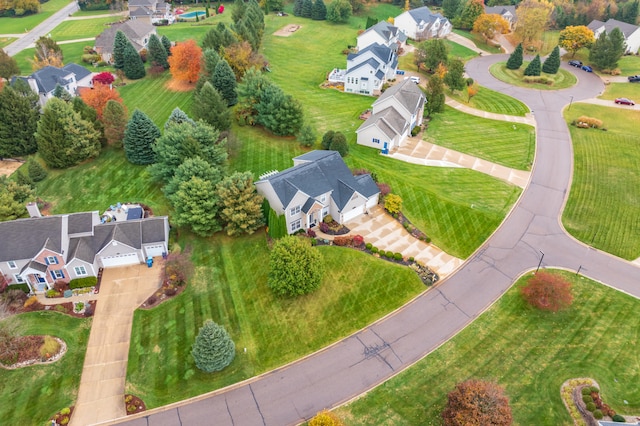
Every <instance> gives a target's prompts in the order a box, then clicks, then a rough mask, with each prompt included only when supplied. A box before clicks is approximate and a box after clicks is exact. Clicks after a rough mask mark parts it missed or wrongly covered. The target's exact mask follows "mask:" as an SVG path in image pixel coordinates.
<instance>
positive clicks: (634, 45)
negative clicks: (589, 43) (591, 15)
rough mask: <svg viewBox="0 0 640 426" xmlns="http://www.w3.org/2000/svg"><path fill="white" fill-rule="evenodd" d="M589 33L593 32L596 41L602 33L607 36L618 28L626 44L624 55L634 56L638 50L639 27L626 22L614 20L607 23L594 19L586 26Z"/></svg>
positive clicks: (639, 45) (639, 46) (639, 40)
mask: <svg viewBox="0 0 640 426" xmlns="http://www.w3.org/2000/svg"><path fill="white" fill-rule="evenodd" d="M587 28H589V29H590V30H591V31H593V35H594V37H595V38H596V39H597V38H598V37H600V34H602V32H605V33H607V34H609V33H610V32H611V31H613V29H614V28H618V29H619V30H620V31H621V32H622V35H623V36H624V41H625V43H626V45H627V46H626V50H625V53H629V54H632V55H635V54H636V53H638V51H639V50H640V27H638V26H637V25H633V24H628V23H626V22H622V21H618V20H616V19H609V20H608V21H607V22H602V21H598V20H597V19H594V20H593V21H591V23H590V24H589V25H587Z"/></svg>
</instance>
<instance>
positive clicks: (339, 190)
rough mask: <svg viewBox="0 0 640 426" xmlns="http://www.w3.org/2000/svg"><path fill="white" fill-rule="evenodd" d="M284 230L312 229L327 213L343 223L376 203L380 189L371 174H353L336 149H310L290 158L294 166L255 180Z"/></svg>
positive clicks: (290, 231) (260, 192)
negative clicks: (280, 218) (283, 223)
mask: <svg viewBox="0 0 640 426" xmlns="http://www.w3.org/2000/svg"><path fill="white" fill-rule="evenodd" d="M255 186H256V190H257V191H258V193H259V194H260V195H262V196H263V197H265V199H266V200H267V201H268V202H269V205H270V206H271V208H272V209H273V210H274V211H275V212H276V213H277V214H278V215H285V218H286V223H287V230H288V232H289V234H293V233H294V232H296V231H297V230H299V229H308V228H313V227H314V226H316V225H317V224H318V223H320V222H321V221H322V219H324V217H325V216H326V215H328V214H330V215H331V217H333V219H334V220H335V221H337V222H338V223H346V222H349V221H350V220H353V219H356V218H357V217H359V216H360V215H363V214H365V213H367V212H368V210H369V209H371V208H372V207H374V206H375V205H377V204H378V197H379V195H380V190H379V189H378V186H377V185H376V184H375V182H374V181H373V179H372V178H371V175H368V174H364V175H358V176H353V174H351V171H350V170H349V168H348V167H347V165H346V164H345V163H344V161H343V160H342V157H340V154H339V153H338V152H337V151H311V152H308V153H306V154H303V155H300V156H298V157H295V158H294V159H293V167H291V168H289V169H287V170H284V171H282V172H275V173H268V174H266V175H263V176H261V177H260V180H259V181H257V182H256V183H255Z"/></svg>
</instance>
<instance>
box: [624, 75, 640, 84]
mask: <svg viewBox="0 0 640 426" xmlns="http://www.w3.org/2000/svg"><path fill="white" fill-rule="evenodd" d="M627 78H628V79H629V83H640V75H632V76H630V77H627Z"/></svg>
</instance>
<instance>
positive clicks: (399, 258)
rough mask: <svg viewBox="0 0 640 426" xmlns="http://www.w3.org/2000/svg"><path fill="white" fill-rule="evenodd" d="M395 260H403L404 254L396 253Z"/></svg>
mask: <svg viewBox="0 0 640 426" xmlns="http://www.w3.org/2000/svg"><path fill="white" fill-rule="evenodd" d="M393 258H394V259H395V260H402V253H394V254H393Z"/></svg>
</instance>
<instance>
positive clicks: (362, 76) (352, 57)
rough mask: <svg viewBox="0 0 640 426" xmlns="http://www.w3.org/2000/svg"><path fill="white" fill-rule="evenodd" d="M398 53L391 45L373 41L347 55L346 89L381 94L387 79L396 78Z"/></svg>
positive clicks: (350, 91)
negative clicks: (356, 51)
mask: <svg viewBox="0 0 640 426" xmlns="http://www.w3.org/2000/svg"><path fill="white" fill-rule="evenodd" d="M397 69H398V55H397V54H396V52H394V50H393V49H391V48H390V47H387V46H384V45H382V44H379V43H373V44H371V45H369V46H367V47H365V48H364V49H362V50H360V51H358V53H351V54H349V55H348V56H347V71H346V73H345V74H344V91H345V92H349V93H359V94H361V95H379V94H380V92H381V90H382V85H383V84H384V82H385V81H387V80H390V79H393V78H395V75H396V70H397Z"/></svg>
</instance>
